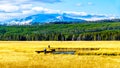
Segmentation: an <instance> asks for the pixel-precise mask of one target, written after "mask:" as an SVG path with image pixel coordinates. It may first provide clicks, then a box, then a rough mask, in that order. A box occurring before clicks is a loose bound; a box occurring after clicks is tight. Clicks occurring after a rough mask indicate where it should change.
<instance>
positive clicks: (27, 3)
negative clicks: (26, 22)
mask: <svg viewBox="0 0 120 68" xmlns="http://www.w3.org/2000/svg"><path fill="white" fill-rule="evenodd" d="M39 13H73V14H78V15H87V14H93V15H106V16H111V17H120V0H0V20H7V19H12V18H22V17H25V16H29V15H34V14H39Z"/></svg>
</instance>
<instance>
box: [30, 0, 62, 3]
mask: <svg viewBox="0 0 120 68" xmlns="http://www.w3.org/2000/svg"><path fill="white" fill-rule="evenodd" d="M31 1H35V0H31ZM36 1H38V2H44V3H56V2H61V0H36Z"/></svg>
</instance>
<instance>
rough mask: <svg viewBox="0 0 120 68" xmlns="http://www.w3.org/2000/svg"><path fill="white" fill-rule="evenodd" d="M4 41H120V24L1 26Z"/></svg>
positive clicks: (0, 33) (0, 34)
mask: <svg viewBox="0 0 120 68" xmlns="http://www.w3.org/2000/svg"><path fill="white" fill-rule="evenodd" d="M0 40H3V41H80V40H83V41H98V40H120V22H104V23H75V24H44V25H27V26H0Z"/></svg>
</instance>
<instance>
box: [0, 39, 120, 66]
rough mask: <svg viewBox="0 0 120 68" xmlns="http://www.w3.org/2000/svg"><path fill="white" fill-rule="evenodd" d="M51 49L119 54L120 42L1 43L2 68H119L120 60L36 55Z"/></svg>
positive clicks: (107, 57) (117, 58)
mask: <svg viewBox="0 0 120 68" xmlns="http://www.w3.org/2000/svg"><path fill="white" fill-rule="evenodd" d="M48 45H50V46H51V47H52V48H100V50H99V51H93V52H101V53H102V52H105V53H110V52H114V53H120V41H71V42H70V41H68V42H66V41H65V42H64V41H23V42H20V41H0V68H120V56H105V55H77V54H75V55H63V54H57V55H55V54H50V53H49V54H44V53H40V54H37V53H36V52H35V51H37V50H43V49H44V48H47V46H48ZM78 52H79V51H78ZM82 52H83V51H82ZM85 52H86V51H85Z"/></svg>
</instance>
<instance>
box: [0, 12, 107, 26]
mask: <svg viewBox="0 0 120 68" xmlns="http://www.w3.org/2000/svg"><path fill="white" fill-rule="evenodd" d="M107 18H108V17H107V16H104V15H90V14H88V15H76V14H70V13H62V14H58V13H54V14H47V13H46V14H45V13H44V14H35V15H31V16H28V17H25V18H22V19H18V18H14V19H10V20H7V21H4V22H1V23H0V24H1V25H32V24H36V23H37V24H43V23H50V22H84V21H90V20H93V21H94V20H102V19H107Z"/></svg>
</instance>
